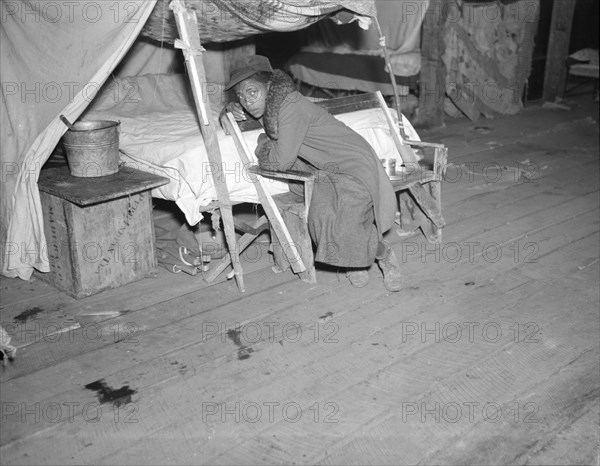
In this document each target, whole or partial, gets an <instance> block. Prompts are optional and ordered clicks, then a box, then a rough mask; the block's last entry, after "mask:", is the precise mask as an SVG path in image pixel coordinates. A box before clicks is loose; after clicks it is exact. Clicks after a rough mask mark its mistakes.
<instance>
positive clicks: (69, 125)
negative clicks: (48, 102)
mask: <svg viewBox="0 0 600 466" xmlns="http://www.w3.org/2000/svg"><path fill="white" fill-rule="evenodd" d="M60 120H61V121H62V122H63V123H64V124H65V125H67V127H68V128H69V129H70V130H71V131H76V130H75V127H74V126H73V125H72V124H71V122H70V121H69V120H67V117H66V116H64V115H61V116H60ZM119 123H120V122H119Z"/></svg>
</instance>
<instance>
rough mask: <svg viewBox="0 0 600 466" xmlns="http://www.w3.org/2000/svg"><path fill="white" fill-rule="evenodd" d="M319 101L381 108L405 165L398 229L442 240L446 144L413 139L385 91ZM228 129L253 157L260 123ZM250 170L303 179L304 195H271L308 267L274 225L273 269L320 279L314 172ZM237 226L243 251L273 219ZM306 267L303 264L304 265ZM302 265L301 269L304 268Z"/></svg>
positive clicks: (337, 107)
mask: <svg viewBox="0 0 600 466" xmlns="http://www.w3.org/2000/svg"><path fill="white" fill-rule="evenodd" d="M318 105H320V106H322V107H323V108H325V109H326V110H327V111H329V112H330V113H331V114H332V115H337V114H341V113H347V112H352V111H357V110H363V109H369V108H378V107H379V108H381V109H382V111H383V112H384V114H385V116H386V119H387V121H388V124H389V127H390V131H391V133H392V136H393V137H394V141H395V142H396V145H397V148H398V151H399V152H400V154H401V155H402V160H403V161H404V164H403V165H404V166H403V167H402V169H401V170H399V171H398V172H397V175H396V176H394V177H391V182H392V186H393V187H394V190H395V192H396V193H397V201H398V214H397V219H396V222H397V223H398V225H399V226H398V228H397V233H398V234H399V235H400V236H405V235H409V234H413V233H414V232H416V231H417V229H421V231H422V232H423V234H424V235H425V238H427V240H429V241H431V242H434V243H440V242H441V240H442V228H443V226H444V219H443V217H442V206H441V186H440V185H441V181H442V177H443V175H444V172H445V168H446V163H447V149H446V147H444V146H443V145H441V144H434V143H427V142H421V141H412V140H408V139H406V138H405V137H403V134H402V131H401V130H402V128H401V126H398V125H397V124H396V123H395V122H394V121H393V120H392V118H391V116H390V112H389V108H388V107H387V105H386V103H385V101H384V100H383V97H382V96H381V94H380V93H370V94H362V95H358V96H351V97H340V98H335V99H329V100H326V101H322V102H319V103H318ZM227 126H228V128H227V129H228V131H229V133H230V134H232V135H233V137H234V139H235V141H236V146H237V147H238V151H239V152H240V156H241V157H242V161H244V163H246V162H245V160H247V159H248V158H249V154H248V151H249V150H248V148H247V147H245V143H244V142H243V137H242V135H241V132H242V131H250V130H252V129H257V128H259V127H260V125H259V124H258V123H257V122H254V121H246V122H242V123H239V124H237V123H236V122H235V121H234V120H233V117H232V116H230V118H229V123H228V124H227ZM414 148H419V149H421V150H424V151H432V152H433V160H432V161H430V163H429V164H427V163H423V162H420V161H419V158H418V157H417V155H416V153H415V150H414ZM249 172H250V173H251V174H252V175H254V176H257V175H259V177H258V178H257V180H258V179H260V177H266V178H275V179H287V180H296V181H301V182H303V183H304V187H305V189H304V199H302V198H299V197H298V196H296V195H294V194H293V193H285V194H278V195H276V196H272V199H273V201H274V203H275V205H276V206H277V209H278V211H279V213H280V215H281V217H282V219H283V221H284V223H285V225H286V226H287V229H288V231H289V234H290V236H291V238H292V242H293V244H294V245H295V246H296V249H297V252H298V253H299V256H300V258H301V263H302V264H303V268H304V269H303V270H299V268H297V267H295V266H296V265H297V264H294V263H293V262H290V260H289V257H290V256H292V254H289V251H286V249H287V248H288V247H289V243H282V242H281V241H279V240H278V239H277V238H278V237H281V235H278V234H275V233H276V232H274V231H273V225H270V227H271V237H272V239H273V241H272V245H271V250H272V252H273V255H274V259H275V266H274V267H273V270H274V271H276V272H283V271H285V270H288V269H290V268H292V270H293V271H294V272H295V273H297V274H298V275H299V277H300V278H301V279H302V280H303V281H305V282H307V283H315V282H316V273H315V268H314V255H313V248H312V241H311V238H310V236H309V234H308V227H307V218H308V209H309V206H310V201H311V198H312V191H313V187H314V177H313V175H312V174H310V173H305V172H298V171H293V170H288V171H273V170H265V169H262V168H260V167H258V166H256V165H255V166H252V167H250V169H249ZM235 225H236V228H237V229H239V230H240V231H242V232H243V233H244V235H243V236H242V238H241V239H240V240H239V243H238V247H239V253H241V252H242V251H243V250H244V249H245V248H246V247H248V245H250V244H251V243H252V241H254V239H255V238H256V237H257V236H258V235H259V234H261V233H262V232H263V231H265V230H266V229H267V228H268V226H269V222H268V221H267V219H266V217H262V218H261V219H259V224H258V227H256V226H255V227H252V226H248V225H242V224H241V223H240V222H239V221H237V220H236V221H235ZM228 256H229V255H226V256H225V257H224V258H223V259H222V260H221V262H220V263H219V264H218V266H217V267H215V268H214V269H213V270H212V271H211V272H210V274H209V277H208V278H207V281H208V280H214V278H216V276H217V275H218V274H220V273H221V272H222V271H223V270H224V269H225V268H226V267H227V266H228V265H229V264H230V260H229V258H228ZM301 268H302V267H301ZM301 268H300V269H301Z"/></svg>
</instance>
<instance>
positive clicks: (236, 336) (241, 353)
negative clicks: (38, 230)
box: [227, 329, 254, 360]
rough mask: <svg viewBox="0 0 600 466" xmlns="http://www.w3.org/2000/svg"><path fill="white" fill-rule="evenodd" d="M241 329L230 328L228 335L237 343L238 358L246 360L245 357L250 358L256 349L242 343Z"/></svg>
mask: <svg viewBox="0 0 600 466" xmlns="http://www.w3.org/2000/svg"><path fill="white" fill-rule="evenodd" d="M241 333H242V332H241V330H239V329H238V330H233V329H229V330H227V336H228V337H229V339H230V340H231V341H233V343H234V344H235V346H237V347H238V348H239V349H238V352H237V355H238V359H240V360H244V359H248V358H249V357H250V353H254V350H253V349H252V348H249V347H247V346H245V345H244V344H243V343H242V340H241V339H240V334H241Z"/></svg>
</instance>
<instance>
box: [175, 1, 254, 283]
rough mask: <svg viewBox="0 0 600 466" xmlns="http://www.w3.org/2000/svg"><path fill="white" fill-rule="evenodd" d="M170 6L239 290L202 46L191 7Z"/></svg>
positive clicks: (240, 279) (240, 280) (237, 261)
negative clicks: (206, 94) (205, 91)
mask: <svg viewBox="0 0 600 466" xmlns="http://www.w3.org/2000/svg"><path fill="white" fill-rule="evenodd" d="M169 6H170V8H171V10H173V13H174V14H175V21H176V23H177V30H178V31H179V35H180V36H181V40H180V41H177V43H176V46H178V47H179V48H182V49H183V55H184V57H185V63H186V67H187V70H188V73H189V75H190V81H191V84H192V91H193V93H194V101H195V103H196V110H197V111H198V117H199V120H200V130H201V131H202V136H203V138H204V145H205V146H206V152H207V155H208V160H209V161H210V163H211V165H212V166H214V167H218V169H217V171H216V173H215V172H213V173H211V174H212V177H213V181H214V184H215V189H216V191H217V198H218V208H219V210H220V211H221V218H222V219H223V227H224V229H225V238H226V240H227V247H228V249H229V254H230V256H231V264H232V265H233V273H234V276H235V279H236V281H237V284H238V288H239V289H240V291H242V292H243V291H244V276H243V271H242V266H241V264H240V259H239V250H238V246H237V242H236V237H235V228H234V225H233V210H232V207H231V200H230V199H229V190H228V189H227V184H226V182H225V175H224V173H223V170H222V167H223V163H222V158H221V149H220V147H219V140H218V138H217V130H216V128H215V123H214V119H213V118H212V115H211V111H210V107H209V108H207V107H206V102H208V99H205V98H204V96H203V95H202V88H203V85H204V84H205V83H206V72H205V70H204V63H203V62H202V52H203V51H204V48H203V47H202V45H201V44H200V35H199V33H198V20H197V18H196V13H195V11H194V10H191V9H188V8H186V6H185V4H184V3H183V0H173V1H172V2H171V3H170V5H169Z"/></svg>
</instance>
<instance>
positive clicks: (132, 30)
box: [0, 0, 375, 279]
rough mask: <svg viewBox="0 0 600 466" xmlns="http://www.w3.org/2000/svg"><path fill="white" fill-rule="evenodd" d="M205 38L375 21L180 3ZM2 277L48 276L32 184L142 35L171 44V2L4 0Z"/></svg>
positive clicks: (346, 3)
mask: <svg viewBox="0 0 600 466" xmlns="http://www.w3.org/2000/svg"><path fill="white" fill-rule="evenodd" d="M186 4H192V5H191V6H193V7H194V8H195V9H196V14H197V17H198V22H199V28H200V36H201V40H203V41H204V42H205V43H206V42H211V41H219V42H222V41H228V40H233V39H239V38H240V37H247V36H250V35H253V34H259V33H264V32H269V31H291V30H295V29H300V28H302V27H306V26H308V25H309V24H312V23H314V22H316V21H318V20H320V19H322V18H325V17H327V16H331V15H333V14H334V13H337V14H339V16H340V18H344V19H346V20H348V19H350V18H351V17H352V16H353V15H348V13H350V12H351V13H352V14H356V15H359V16H360V17H361V18H360V19H361V20H362V19H363V18H366V17H368V16H374V13H375V7H374V5H373V1H372V0H332V1H328V0H316V1H314V0H313V1H309V0H278V1H273V0H238V1H235V2H231V1H224V0H212V1H204V0H186ZM0 9H1V10H0V12H1V15H2V17H1V23H0V28H1V30H0V58H1V63H2V66H1V68H0V78H1V79H0V80H1V83H2V86H1V87H2V103H1V113H0V117H1V121H0V127H1V133H0V137H1V153H0V158H1V161H2V165H1V177H2V180H1V197H0V235H1V238H0V241H1V242H2V251H1V252H0V261H1V267H2V268H1V273H2V274H3V275H5V276H9V277H20V278H22V279H29V278H30V277H31V275H32V273H33V271H34V269H37V270H39V271H41V272H48V271H49V270H50V267H49V263H48V257H47V251H46V246H47V245H46V240H45V236H44V231H43V218H42V210H41V204H40V196H39V192H38V189H37V180H38V176H39V173H40V169H41V167H42V165H43V164H44V163H45V161H46V160H47V159H48V157H49V156H50V154H51V151H52V150H53V149H54V147H55V146H56V144H57V143H58V141H59V140H60V138H61V137H62V135H63V134H64V132H65V131H66V129H67V128H66V126H65V125H64V124H63V123H62V122H61V121H60V119H59V116H60V115H61V114H63V115H65V116H66V117H67V118H68V119H69V120H70V121H75V120H77V119H78V117H79V116H80V115H81V114H82V112H83V111H84V110H85V108H86V107H87V106H88V104H89V103H90V102H91V100H92V99H93V98H94V96H95V95H96V93H97V92H98V90H99V89H100V88H101V86H102V85H103V83H104V82H105V81H106V80H107V78H108V77H109V76H110V75H111V73H112V72H113V70H114V69H115V67H116V66H117V65H118V64H119V63H120V62H121V61H122V60H123V58H124V57H125V55H126V54H127V52H128V50H129V49H130V47H131V46H132V44H133V43H134V41H135V40H136V38H137V37H138V36H139V35H140V34H145V35H148V36H151V37H153V38H155V39H156V38H158V37H157V36H160V37H162V38H164V39H165V40H166V41H167V42H172V41H173V39H175V38H176V33H175V30H176V29H175V23H174V21H173V20H172V18H171V17H170V15H171V13H170V10H169V8H168V2H167V0H158V1H157V0H136V1H128V2H118V1H114V2H108V1H101V2H96V1H88V0H81V1H77V2H74V1H69V2H66V1H65V2H63V1H30V0H23V1H16V0H15V1H10V0H7V1H2V2H0Z"/></svg>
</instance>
